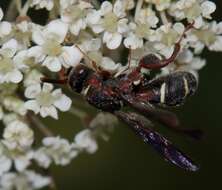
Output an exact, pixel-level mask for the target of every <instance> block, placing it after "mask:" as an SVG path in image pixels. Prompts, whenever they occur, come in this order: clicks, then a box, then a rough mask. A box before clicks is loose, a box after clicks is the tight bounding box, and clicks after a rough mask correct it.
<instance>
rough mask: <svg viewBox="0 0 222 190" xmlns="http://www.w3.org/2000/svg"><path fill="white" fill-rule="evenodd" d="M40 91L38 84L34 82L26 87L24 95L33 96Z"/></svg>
mask: <svg viewBox="0 0 222 190" xmlns="http://www.w3.org/2000/svg"><path fill="white" fill-rule="evenodd" d="M40 92H41V86H40V84H34V85H31V86H29V87H27V88H26V90H25V97H27V98H35V97H36V96H37V95H38V94H39V93H40Z"/></svg>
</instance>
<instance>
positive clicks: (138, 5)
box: [134, 0, 143, 21]
mask: <svg viewBox="0 0 222 190" xmlns="http://www.w3.org/2000/svg"><path fill="white" fill-rule="evenodd" d="M142 6H143V0H138V2H137V5H136V11H135V15H134V20H135V21H136V20H137V18H138V17H139V13H140V10H141V8H142Z"/></svg>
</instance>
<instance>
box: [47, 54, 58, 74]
mask: <svg viewBox="0 0 222 190" xmlns="http://www.w3.org/2000/svg"><path fill="white" fill-rule="evenodd" d="M43 65H45V66H46V67H47V68H48V69H49V70H50V71H52V72H58V71H60V70H61V68H62V66H61V63H60V61H59V59H58V58H57V57H50V56H48V57H46V59H45V60H44V62H43Z"/></svg>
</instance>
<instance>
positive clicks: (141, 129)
mask: <svg viewBox="0 0 222 190" xmlns="http://www.w3.org/2000/svg"><path fill="white" fill-rule="evenodd" d="M192 27H193V24H189V25H188V26H187V27H186V28H185V30H184V32H183V34H182V35H181V37H180V39H179V41H178V42H177V43H175V45H174V51H173V53H172V55H171V56H170V57H169V58H167V59H162V60H161V59H160V58H158V57H157V56H156V55H154V54H149V55H146V56H144V57H143V58H142V59H141V60H140V61H139V64H138V66H137V67H136V68H134V69H132V70H131V71H130V72H128V73H127V72H123V73H122V74H120V75H118V76H117V77H113V76H112V75H111V74H110V73H108V72H107V71H101V69H98V68H95V69H93V68H90V67H89V66H87V65H85V64H81V63H80V64H79V65H78V66H76V67H75V68H72V69H71V71H70V72H68V74H67V76H66V77H65V78H64V79H61V80H60V79H58V80H57V79H50V78H42V81H43V82H48V83H57V84H67V85H68V86H69V87H70V88H71V90H72V91H74V92H76V93H80V94H82V95H83V96H84V98H85V99H86V101H87V102H88V103H89V104H91V105H92V106H94V107H95V108H97V109H99V110H102V111H105V112H109V113H112V114H114V115H115V116H116V117H117V118H119V120H121V121H123V122H125V123H126V124H127V125H128V126H129V127H130V128H131V129H132V130H133V131H134V132H135V133H136V134H137V135H138V136H139V137H140V138H141V139H143V141H144V142H145V143H146V144H150V145H151V146H152V147H153V148H154V149H155V150H156V151H157V152H159V153H160V154H161V155H162V156H163V157H164V158H165V160H167V161H169V162H171V163H172V164H174V165H176V166H178V167H180V168H183V169H186V170H189V171H196V170H198V166H197V165H196V164H195V163H194V162H193V161H192V160H191V159H190V158H189V157H188V156H186V155H185V154H184V153H183V152H181V151H180V150H179V149H178V148H176V147H175V146H174V145H173V144H172V143H171V142H170V141H169V140H168V139H167V138H165V137H163V136H162V135H161V134H159V133H158V132H156V131H154V130H153V129H151V128H148V127H147V126H146V122H145V121H144V119H141V115H143V117H147V118H151V119H152V120H154V121H157V122H159V123H161V124H164V125H165V126H167V127H169V128H170V129H173V130H175V131H178V132H181V133H184V134H187V135H190V136H191V137H194V138H197V137H198V136H199V135H200V131H199V130H198V129H196V130H195V129H185V128H182V127H180V122H179V119H178V118H177V116H176V115H175V114H174V113H172V112H169V111H166V110H163V109H160V108H159V106H178V105H181V104H183V102H184V101H185V99H186V98H187V97H189V96H191V95H193V94H194V92H195V91H196V89H197V86H198V83H197V79H196V78H195V76H194V75H193V74H191V73H189V72H185V71H177V72H174V73H171V74H168V75H166V76H161V77H157V78H154V79H149V78H148V77H146V76H145V75H144V74H143V73H142V72H141V70H142V69H143V68H145V69H150V70H158V69H161V68H163V67H165V66H167V65H168V64H170V63H171V62H173V61H174V60H175V59H176V57H177V55H178V53H179V52H180V49H181V45H180V42H181V40H182V38H183V37H184V36H185V35H186V32H187V31H188V30H189V29H190V28H192ZM80 51H81V49H80ZM86 56H87V55H86ZM92 65H94V66H95V64H92ZM156 105H157V106H158V108H157V106H156ZM125 107H130V108H132V109H134V110H135V111H124V110H125V109H124V110H123V108H125Z"/></svg>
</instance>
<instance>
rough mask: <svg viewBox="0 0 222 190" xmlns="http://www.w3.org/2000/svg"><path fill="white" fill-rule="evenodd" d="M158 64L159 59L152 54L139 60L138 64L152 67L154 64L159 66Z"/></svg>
mask: <svg viewBox="0 0 222 190" xmlns="http://www.w3.org/2000/svg"><path fill="white" fill-rule="evenodd" d="M159 63H160V59H159V58H158V57H157V56H156V55H154V54H149V55H146V56H144V57H143V58H142V59H141V60H140V64H141V65H144V66H145V65H151V64H152V65H154V64H159Z"/></svg>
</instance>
